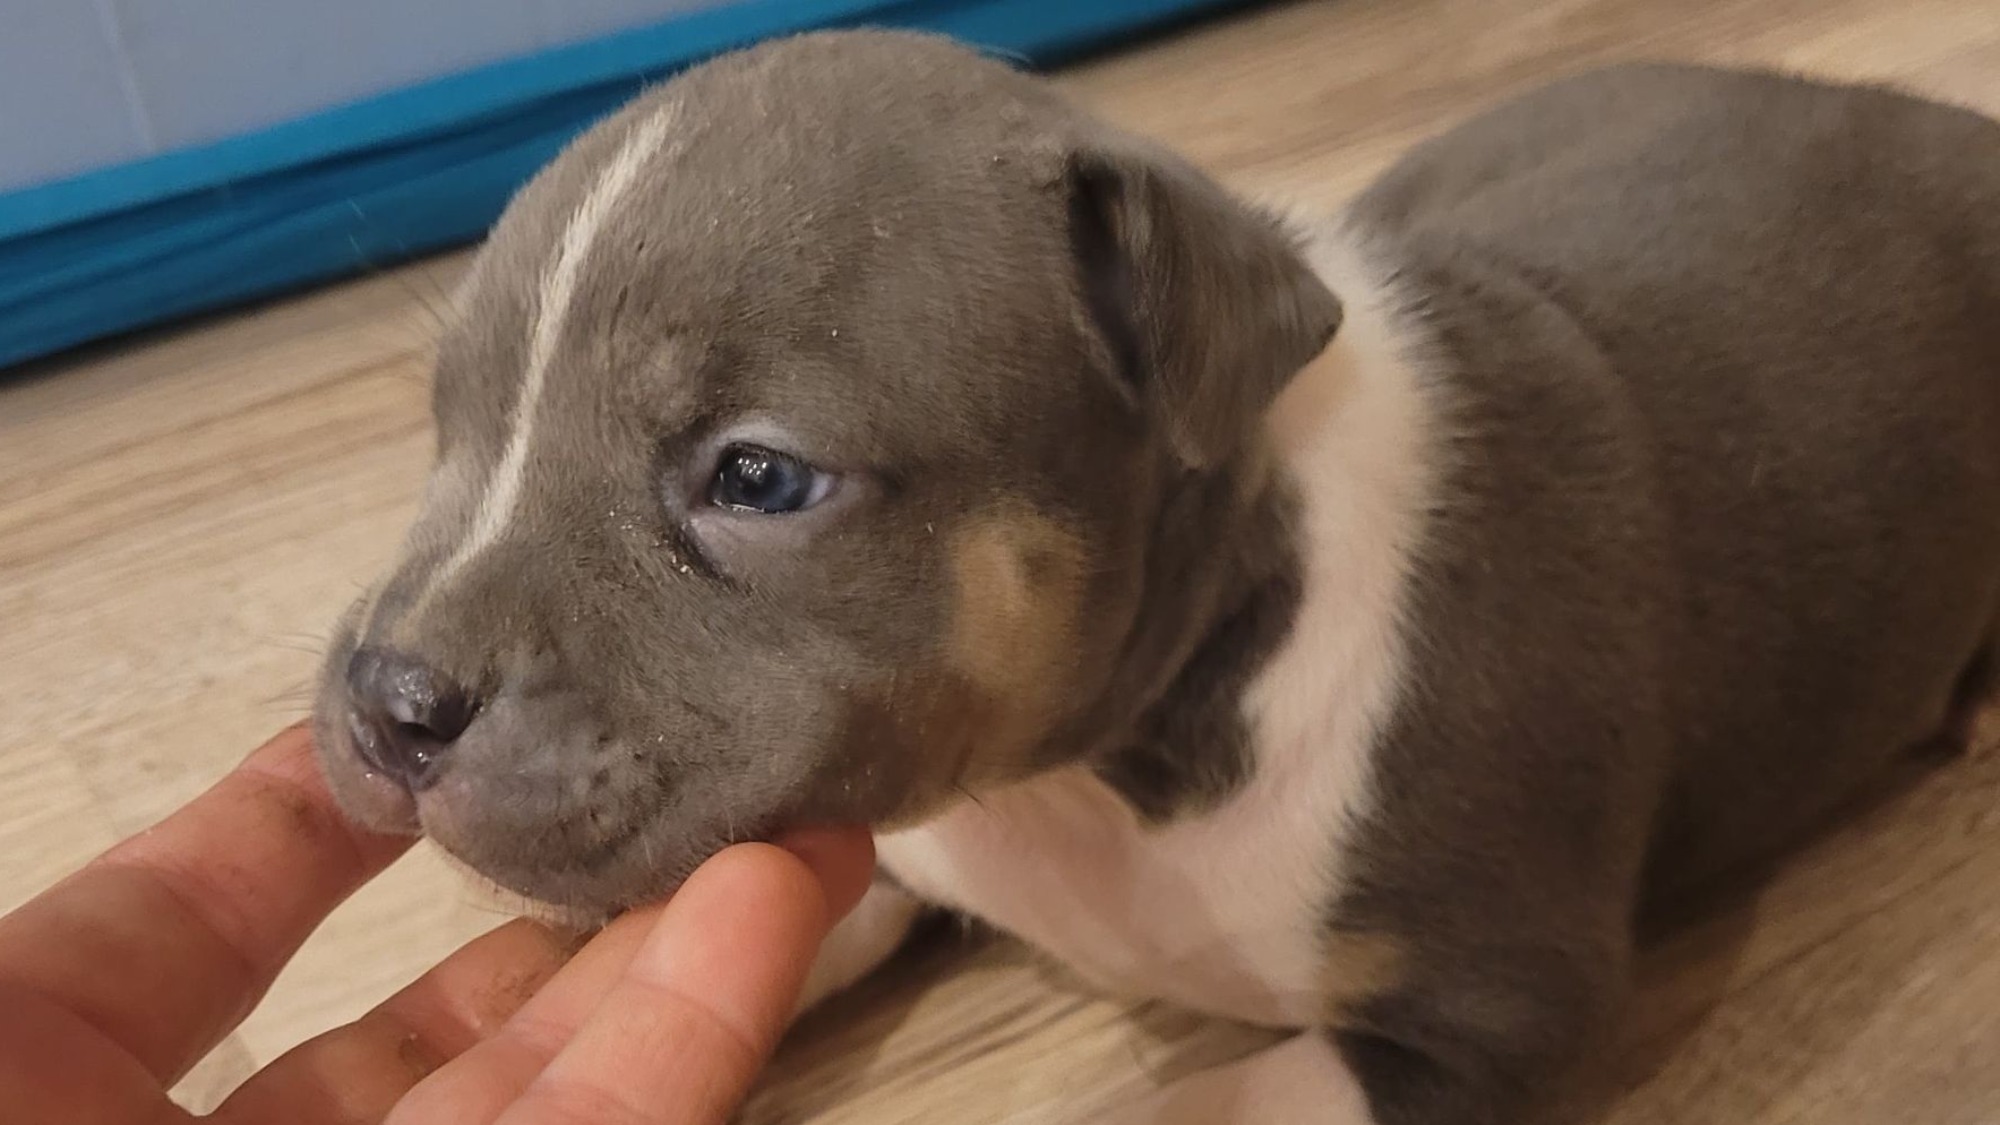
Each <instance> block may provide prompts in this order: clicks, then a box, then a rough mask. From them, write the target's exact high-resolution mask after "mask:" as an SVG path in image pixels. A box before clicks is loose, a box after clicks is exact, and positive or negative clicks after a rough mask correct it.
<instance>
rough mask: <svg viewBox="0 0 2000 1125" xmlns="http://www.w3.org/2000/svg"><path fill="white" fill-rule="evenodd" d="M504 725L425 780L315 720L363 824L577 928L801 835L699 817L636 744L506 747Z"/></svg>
mask: <svg viewBox="0 0 2000 1125" xmlns="http://www.w3.org/2000/svg"><path fill="white" fill-rule="evenodd" d="M501 711H502V714H501V717H500V719H499V720H498V721H495V722H493V723H492V724H491V725H490V726H488V725H487V724H486V723H485V722H484V721H483V720H482V722H481V723H475V724H472V725H471V726H469V727H468V728H467V729H466V730H465V732H464V733H463V734H462V736H461V738H460V741H459V744H458V745H454V746H453V747H452V748H451V750H450V754H449V760H447V761H443V762H440V763H438V764H436V765H435V766H432V767H430V768H428V769H426V770H425V771H423V772H421V773H415V772H413V771H411V770H410V769H407V768H406V769H400V770H399V769H397V768H395V767H394V765H393V764H385V763H384V762H383V761H382V752H381V750H380V749H379V748H378V747H372V746H371V745H370V744H369V743H368V742H367V739H368V737H369V736H370V734H371V732H369V731H367V730H366V729H365V728H361V729H354V724H353V723H352V722H351V721H350V720H349V719H348V718H346V717H345V715H344V714H343V712H342V708H341V707H340V706H339V701H338V700H327V701H325V702H324V705H323V706H322V708H321V709H320V711H319V712H318V713H317V714H316V715H315V717H314V727H315V733H316V736H317V742H318V745H319V751H320V760H321V765H322V769H323V770H324V772H325V773H326V775H327V778H328V781H329V784H330V785H331V787H332V789H333V791H334V794H335V797H336V798H337V799H338V800H339V802H340V804H341V806H342V807H343V809H344V810H345V811H346V812H347V814H348V815H349V816H350V817H351V818H353V819H354V820H355V821H356V822H357V823H359V824H361V825H363V826H364V827H366V828H369V829H371V830H373V831H377V832H383V833H391V834H399V835H423V836H428V837H429V838H430V839H431V840H432V842H434V843H435V844H437V845H438V846H439V847H440V848H441V849H442V850H443V851H444V852H445V853H446V854H448V855H449V856H451V857H452V858H453V859H454V860H456V861H457V862H459V863H461V864H463V865H464V866H465V867H467V868H469V869H470V870H471V871H472V872H473V873H474V874H476V875H477V876H479V877H480V878H481V879H484V880H487V881H490V882H492V883H494V884H497V885H498V886H499V887H501V888H503V889H504V890H506V891H507V892H510V893H512V894H515V895H520V896H524V897H525V898H527V899H530V900H532V901H533V902H535V903H537V904H540V905H541V906H543V907H546V908H548V909H549V910H551V911H553V912H555V913H556V914H558V915H560V916H561V917H562V918H563V919H564V920H566V921H571V922H576V923H594V922H598V921H602V920H603V919H605V918H607V917H609V916H611V915H614V914H617V913H619V912H621V911H623V910H626V909H629V908H631V907H633V906H637V905H640V904H642V903H645V902H649V901H654V900H657V899H659V898H662V897H664V896H666V895H669V894H671V893H672V892H673V891H674V890H675V889H676V888H677V887H679V886H680V884H681V882H682V881H684V880H685V879H686V878H687V877H688V876H689V875H690V874H692V873H693V872H694V869H695V868H696V867H697V866H699V865H700V864H701V863H702V862H703V861H705V860H706V859H708V858H709V857H710V856H712V855H713V854H715V853H716V852H718V851H720V850H722V849H723V848H724V847H727V846H729V845H730V844H734V843H741V842H746V841H752V840H769V839H772V838H775V837H776V836H777V835H779V834H781V833H782V832H783V831H785V830H786V829H787V828H791V827H796V825H794V824H792V823H791V822H790V820H789V819H788V818H786V817H784V816H783V815H779V814H775V813H763V812H758V813H751V812H744V811H740V810H739V811H737V812H734V813H730V814H718V813H717V812H716V811H715V810H713V809H706V810H704V809H697V808H693V807H690V802H689V801H688V800H687V799H686V798H685V795H684V794H681V793H679V792H677V791H676V788H675V787H674V786H671V785H669V784H668V783H667V782H666V781H665V780H664V779H662V778H661V777H659V776H658V775H657V774H656V773H654V772H653V771H652V770H650V769H648V768H646V766H645V762H644V758H645V756H644V755H643V754H640V753H639V752H637V751H634V750H632V749H629V748H627V747H626V746H625V745H624V744H622V743H620V742H617V741H614V740H611V739H608V738H601V737H598V736H596V735H586V734H582V733H571V734H568V735H566V736H564V737H561V738H556V739H546V740H535V739H532V738H529V737H526V736H524V735H517V734H516V733H514V732H505V733H503V731H504V728H507V727H510V726H514V725H516V724H513V723H509V722H507V721H506V712H505V709H504V708H502V709H501ZM531 744H532V746H533V748H534V749H535V751H536V752H535V753H533V754H529V753H526V752H525V751H526V749H528V748H529V747H530V745H531ZM702 804H703V805H704V806H706V805H707V804H709V802H702Z"/></svg>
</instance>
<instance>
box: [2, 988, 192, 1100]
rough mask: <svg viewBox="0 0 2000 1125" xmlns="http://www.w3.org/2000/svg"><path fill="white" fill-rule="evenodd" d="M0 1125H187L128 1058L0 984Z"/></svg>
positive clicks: (77, 1022)
mask: <svg viewBox="0 0 2000 1125" xmlns="http://www.w3.org/2000/svg"><path fill="white" fill-rule="evenodd" d="M0 1106H5V1107H6V1108H5V1109H4V1110H0V1120H6V1121H10V1122H12V1121H23V1122H31V1121H32V1122H42V1121H48V1122H54V1121H60V1122H63V1123H64V1125H168V1123H177V1125H188V1118H187V1115H186V1114H184V1113H182V1112H181V1110H180V1109H179V1108H178V1107H176V1106H175V1105H174V1104H173V1103H172V1102H171V1101H168V1100H167V1095H166V1092H165V1091H164V1090H162V1089H161V1087H160V1083H159V1081H158V1080H157V1079H155V1078H154V1077H153V1076H152V1075H151V1074H149V1073H147V1071H146V1069H145V1068H144V1067H141V1066H140V1065H139V1064H138V1062H136V1061H135V1060H134V1059H133V1058H132V1056H131V1055H128V1054H126V1053H125V1052H124V1051H123V1050H121V1049H120V1048H119V1047H118V1046H117V1045H116V1044H114V1043H111V1042H109V1041H107V1040H106V1039H105V1038H104V1036H102V1035H101V1034H99V1033H98V1031H97V1029H96V1028H94V1027H92V1026H90V1025H89V1024H87V1023H85V1022H84V1021H83V1020H82V1019H81V1018H80V1017H78V1016H77V1014H76V1013H74V1012H72V1011H70V1010H68V1009H66V1008H64V1007H62V1006H60V1005H58V1004H56V1003H55V1002H54V1001H53V1000H50V999H49V998H48V997H46V996H43V995H42V994H40V993H38V992H35V991H34V990H32V989H28V988H23V987H21V986H19V985H9V984H0Z"/></svg>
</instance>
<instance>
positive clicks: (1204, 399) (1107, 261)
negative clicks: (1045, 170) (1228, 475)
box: [1064, 135, 1341, 468]
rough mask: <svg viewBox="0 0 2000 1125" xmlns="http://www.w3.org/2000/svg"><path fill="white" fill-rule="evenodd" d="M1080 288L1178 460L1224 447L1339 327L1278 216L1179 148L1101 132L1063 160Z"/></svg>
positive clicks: (1241, 435)
mask: <svg viewBox="0 0 2000 1125" xmlns="http://www.w3.org/2000/svg"><path fill="white" fill-rule="evenodd" d="M1065 166H1066V175H1065V183H1064V187H1065V190H1067V191H1068V192H1069V193H1070V196H1069V215H1070V237H1071V240H1072V243H1073V245H1074V249H1075V253H1076V258H1077V263H1078V269H1079V271H1080V276H1081V281H1082V288H1083V296H1084V299H1085V301H1086V302H1087V303H1088V306H1089V312H1090V314H1091V317H1092V319H1093V320H1094V321H1095V322H1096V326H1097V328H1098V331H1099V332H1100V334H1101V335H1102V336H1103V338H1104V340H1105V342H1106V344H1107V345H1108V346H1109V348H1110V351H1111V362H1112V363H1113V365H1114V366H1115V367H1117V368H1118V369H1119V371H1120V373H1121V375H1122V376H1123V378H1125V379H1126V380H1128V382H1129V383H1130V385H1131V388H1132V390H1133V391H1134V392H1135V393H1136V395H1137V396H1138V398H1139V400H1140V402H1142V403H1143V404H1144V405H1145V406H1146V408H1147V409H1148V410H1150V411H1152V412H1154V414H1155V417H1156V418H1158V419H1159V422H1160V424H1161V425H1162V426H1164V427H1165V430H1166V435H1167V438H1168V440H1169V441H1170V442H1171V443H1172V447H1173V450H1174V452H1175V453H1176V454H1178V455H1179V457H1180V459H1181V460H1182V462H1183V463H1185V464H1187V465H1189V466H1190V467H1195V468H1200V467H1205V466H1211V465H1214V464H1216V463H1218V462H1220V461H1222V460H1223V459H1225V458H1227V457H1228V456H1229V455H1230V453H1231V452H1233V451H1235V450H1236V449H1237V448H1238V447H1239V446H1241V445H1242V444H1243V442H1245V441H1246V440H1247V439H1248V437H1249V436H1250V434H1251V432H1252V430H1253V429H1254V428H1255V427H1256V426H1257V425H1258V423H1259V421H1260V419H1261V418H1262V417H1263V414H1264V411H1265V410H1266V408H1268V407H1269V406H1270V405H1271V402H1272V400H1273V399H1275V398H1276V397H1277V395H1278V392H1279V391H1281V390H1283V389H1284V387H1285V384H1286V383H1287V382H1289V381H1290V380H1291V378H1292V376H1293V375H1294V374H1296V373H1297V372H1298V370H1299V369H1300V368H1301V367H1303V366H1305V364H1306V363H1307V362H1309V361H1310V360H1311V359H1312V358H1313V357H1314V356H1316V355H1318V354H1319V352H1320V350H1321V349H1322V348H1324V347H1325V346H1326V344H1327V342H1328V341H1329V340H1331V339H1332V338H1333V334H1334V332H1335V331H1336V330H1338V329H1339V327H1340V317H1341V310H1340V302H1339V301H1338V300H1337V299H1335V297H1334V296H1333V294H1332V293H1330V292H1328V290H1327V288H1326V286H1325V285H1324V284H1322V283H1321V282H1320V280H1319V278H1318V277H1317V276H1315V275H1314V274H1313V272H1312V270H1311V269H1310V268H1309V267H1308V266H1307V265H1306V263H1305V260H1304V258H1303V257H1302V256H1301V254H1300V252H1299V249H1298V247H1297V245H1296V244H1295V243H1294V242H1293V240H1292V238H1291V236H1290V235H1289V233H1288V232H1287V231H1285V230H1284V228H1283V227H1282V226H1280V224H1279V223H1278V221H1277V219H1276V218H1275V217H1273V216H1270V215H1267V214H1264V213H1261V212H1259V211H1256V210H1254V209H1252V208H1250V207H1247V206H1245V205H1244V204H1242V203H1239V202H1238V201H1237V200H1235V199H1234V198H1232V197H1231V196H1230V195H1229V194H1228V193H1227V192H1225V191H1224V190H1223V189H1222V188H1221V187H1220V186H1219V185H1217V184H1216V183H1214V182H1213V181H1211V180H1210V179H1209V178H1208V177H1206V176H1204V175H1203V174H1202V173H1201V172H1199V171H1198V170H1196V169H1195V168H1194V167H1193V166H1191V165H1189V164H1187V163H1186V162H1185V161H1182V160H1181V159H1180V158H1178V157H1176V156H1174V155H1173V154H1171V153H1168V152H1165V151H1164V150H1161V149H1158V148H1156V147H1154V146H1151V145H1148V144H1146V143H1145V142H1143V141H1140V140H1138V139H1136V138H1130V137H1124V136H1116V135H1114V136H1105V137H1096V138H1092V139H1091V140H1089V141H1086V142H1084V143H1082V144H1079V145H1077V146H1075V147H1073V148H1072V149H1071V150H1070V151H1069V152H1068V154H1067V160H1066V162H1065Z"/></svg>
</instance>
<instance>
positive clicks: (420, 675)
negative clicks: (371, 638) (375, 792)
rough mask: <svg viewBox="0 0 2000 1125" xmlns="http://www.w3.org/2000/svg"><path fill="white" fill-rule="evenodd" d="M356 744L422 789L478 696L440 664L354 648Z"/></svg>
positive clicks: (350, 670)
mask: <svg viewBox="0 0 2000 1125" xmlns="http://www.w3.org/2000/svg"><path fill="white" fill-rule="evenodd" d="M347 687H348V692H349V695H350V697H351V698H352V699H353V701H354V713H353V716H352V720H351V722H350V724H349V725H350V726H351V728H352V733H353V735H354V743H355V747H356V748H357V749H358V750H359V751H360V752H361V756H362V757H363V758H365V759H367V761H368V763H369V764H370V765H372V766H374V767H375V768H376V769H378V770H381V771H382V772H383V773H386V774H388V775H389V776H391V777H394V778H398V779H400V780H401V781H402V782H403V784H405V785H407V786H409V787H410V788H411V789H421V788H423V786H424V785H426V784H428V783H429V782H430V781H431V780H433V779H434V778H435V777H436V776H437V770H438V766H439V764H440V763H441V762H442V761H443V759H444V756H445V754H446V752H447V751H449V750H450V749H451V744H452V743H453V742H455V741H457V739H458V736H459V735H461V734H464V733H465V728H466V727H467V726H469V725H471V723H472V716H473V714H474V713H475V712H477V711H478V710H479V701H478V700H476V699H474V698H473V696H472V693H471V692H470V691H468V690H466V688H465V687H464V686H463V685H461V684H459V683H458V682H457V681H455V680H453V679H452V678H451V677H449V676H447V675H445V674H444V673H442V672H440V671H438V670H437V669H436V668H433V667H431V666H430V665H428V664H426V663H424V662H423V661H421V660H418V659H416V658H414V657H411V656H406V655H404V654H403V653H399V652H393V651H389V650H385V649H379V648H360V649H356V650H355V652H354V655H353V657H352V658H350V659H349V660H348V662H347Z"/></svg>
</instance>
